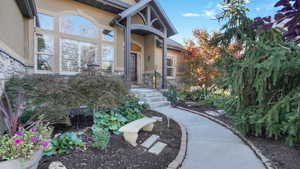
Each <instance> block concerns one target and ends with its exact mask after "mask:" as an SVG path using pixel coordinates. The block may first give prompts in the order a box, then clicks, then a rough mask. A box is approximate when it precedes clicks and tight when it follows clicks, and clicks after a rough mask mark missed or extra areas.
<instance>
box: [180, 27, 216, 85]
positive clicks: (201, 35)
mask: <svg viewBox="0 0 300 169" xmlns="http://www.w3.org/2000/svg"><path fill="white" fill-rule="evenodd" d="M218 35H219V33H216V32H214V33H212V34H209V33H208V32H207V31H206V30H202V29H196V30H194V31H193V36H194V37H195V39H196V40H188V41H186V42H185V45H186V49H187V51H188V56H187V57H186V61H187V62H186V63H187V69H186V72H185V81H186V82H187V83H188V84H189V85H192V86H206V87H209V86H211V85H213V79H215V78H216V77H218V76H219V73H218V72H217V71H216V69H215V68H214V67H213V64H214V62H215V60H216V59H217V58H218V57H220V52H221V48H220V47H218V46H216V45H215V44H213V42H214V40H215V39H216V38H217V37H218Z"/></svg>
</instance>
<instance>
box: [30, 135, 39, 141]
mask: <svg viewBox="0 0 300 169" xmlns="http://www.w3.org/2000/svg"><path fill="white" fill-rule="evenodd" d="M31 141H32V142H34V143H36V142H38V141H40V137H38V136H33V137H31Z"/></svg>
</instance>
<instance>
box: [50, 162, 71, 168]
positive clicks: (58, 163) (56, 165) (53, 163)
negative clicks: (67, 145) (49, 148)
mask: <svg viewBox="0 0 300 169" xmlns="http://www.w3.org/2000/svg"><path fill="white" fill-rule="evenodd" d="M49 169H67V168H66V166H64V165H63V163H62V162H60V161H54V162H52V163H51V164H50V165H49Z"/></svg>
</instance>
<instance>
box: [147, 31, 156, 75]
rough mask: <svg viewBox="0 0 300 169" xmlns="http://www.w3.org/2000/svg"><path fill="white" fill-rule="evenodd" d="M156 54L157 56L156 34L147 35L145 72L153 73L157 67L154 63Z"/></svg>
mask: <svg viewBox="0 0 300 169" xmlns="http://www.w3.org/2000/svg"><path fill="white" fill-rule="evenodd" d="M154 56H155V36H154V35H146V36H145V54H144V59H145V64H144V65H145V72H147V73H150V72H152V73H153V70H154V69H155V66H154V65H155V63H154Z"/></svg>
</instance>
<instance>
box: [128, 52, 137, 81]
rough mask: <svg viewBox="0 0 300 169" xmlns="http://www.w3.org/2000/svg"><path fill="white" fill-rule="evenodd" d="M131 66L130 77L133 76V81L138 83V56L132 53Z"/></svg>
mask: <svg viewBox="0 0 300 169" xmlns="http://www.w3.org/2000/svg"><path fill="white" fill-rule="evenodd" d="M131 62H132V63H131V64H130V66H129V67H130V68H129V70H130V75H131V81H133V82H137V79H138V78H137V54H136V53H131Z"/></svg>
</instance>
